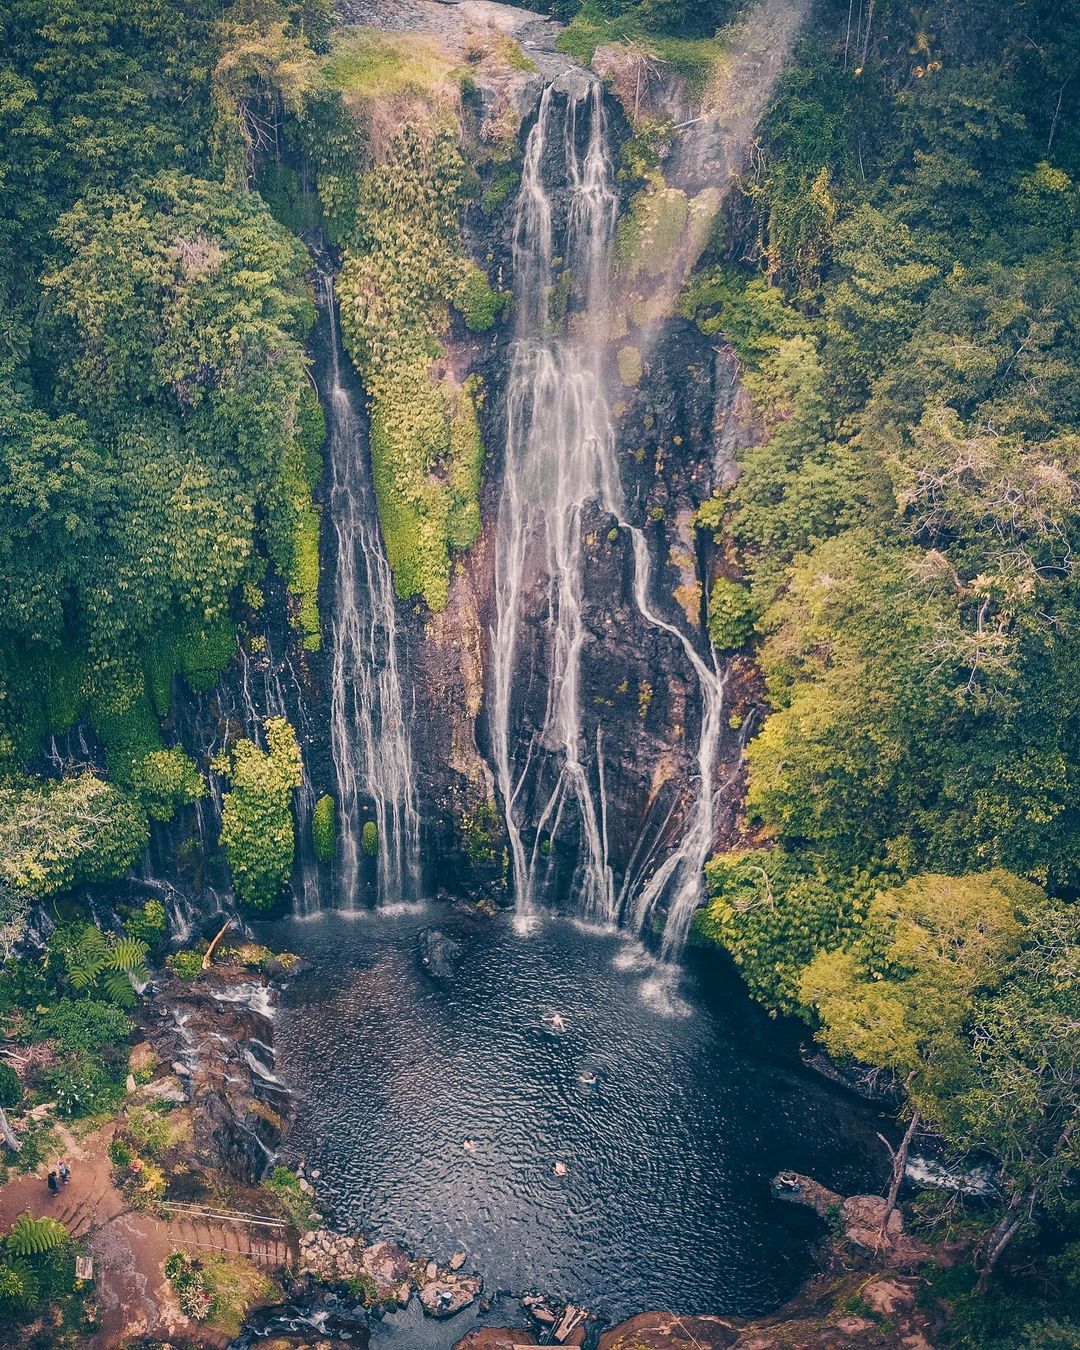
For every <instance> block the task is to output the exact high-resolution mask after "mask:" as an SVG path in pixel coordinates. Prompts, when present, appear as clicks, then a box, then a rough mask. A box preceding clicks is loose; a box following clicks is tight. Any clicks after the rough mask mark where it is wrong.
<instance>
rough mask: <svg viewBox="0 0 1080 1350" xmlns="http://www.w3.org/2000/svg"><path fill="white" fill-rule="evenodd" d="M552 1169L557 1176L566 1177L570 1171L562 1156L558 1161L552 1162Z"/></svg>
mask: <svg viewBox="0 0 1080 1350" xmlns="http://www.w3.org/2000/svg"><path fill="white" fill-rule="evenodd" d="M551 1170H552V1172H553V1173H554V1174H555V1176H557V1177H564V1176H566V1174H567V1173H568V1172H569V1171H570V1169H569V1167H567V1165H566V1164H565V1163H564V1162H563V1161H562V1159H561V1158H560V1159H559V1160H558V1161H557V1162H553V1163H552V1164H551Z"/></svg>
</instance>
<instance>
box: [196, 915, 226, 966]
mask: <svg viewBox="0 0 1080 1350" xmlns="http://www.w3.org/2000/svg"><path fill="white" fill-rule="evenodd" d="M231 927H232V919H226V920H225V922H224V923H223V924H222V925H221V932H220V933H218V935H217V937H216V938H214V940H213V942H211V944H210V946H209V947H207V949H206V955H205V956H204V957H203V959H202V968H203V970H209V969H210V958H211V957H212V956H213V954H214V948H215V947H216V946H217V945H218V943H219V942H220V941H221V939H222V938H223V937H224V936H225V934H226V933H227V932H228V931H229V929H230V928H231Z"/></svg>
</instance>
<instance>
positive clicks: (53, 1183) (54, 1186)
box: [47, 1172, 60, 1195]
mask: <svg viewBox="0 0 1080 1350" xmlns="http://www.w3.org/2000/svg"><path fill="white" fill-rule="evenodd" d="M47 1180H48V1183H49V1194H50V1195H55V1194H56V1193H57V1191H58V1190H59V1189H60V1183H59V1182H58V1181H57V1179H56V1173H55V1172H50V1173H49V1175H48V1178H47Z"/></svg>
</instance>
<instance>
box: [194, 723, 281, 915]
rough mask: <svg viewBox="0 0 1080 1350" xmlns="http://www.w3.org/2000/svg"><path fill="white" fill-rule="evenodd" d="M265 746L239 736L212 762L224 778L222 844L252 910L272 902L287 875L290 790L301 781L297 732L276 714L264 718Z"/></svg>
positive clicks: (240, 891) (241, 894)
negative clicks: (232, 744)
mask: <svg viewBox="0 0 1080 1350" xmlns="http://www.w3.org/2000/svg"><path fill="white" fill-rule="evenodd" d="M265 731H266V744H267V748H266V750H261V749H260V748H259V747H258V746H257V745H256V744H255V743H254V741H248V740H241V741H238V742H237V743H236V745H235V746H233V748H232V750H231V751H229V752H228V753H227V754H223V755H221V756H220V757H219V758H218V759H217V760H216V761H215V763H214V768H215V770H216V772H218V773H220V774H222V775H223V776H224V777H226V778H227V779H228V781H229V791H228V792H227V793H226V795H225V798H224V800H223V802H222V818H221V843H222V846H223V847H224V849H225V853H226V856H227V858H228V860H229V871H230V873H231V874H232V879H233V886H234V887H235V889H236V894H237V895H238V896H239V897H240V899H241V900H242V901H243V902H244V903H245V904H247V905H250V906H252V908H254V909H267V908H269V907H270V906H272V905H273V904H274V902H275V901H276V900H277V899H278V897H279V896H280V894H281V892H282V890H283V889H284V887H285V886H286V885H287V884H288V880H289V877H290V875H291V873H292V865H293V853H294V850H295V846H296V830H295V825H294V822H293V815H292V795H293V790H294V789H295V788H298V787H299V786H300V783H301V761H300V747H299V745H298V744H297V740H296V732H295V731H294V730H293V729H292V727H291V726H290V725H289V723H288V722H286V721H285V719H284V718H281V717H272V718H269V719H268V720H267V722H266V727H265Z"/></svg>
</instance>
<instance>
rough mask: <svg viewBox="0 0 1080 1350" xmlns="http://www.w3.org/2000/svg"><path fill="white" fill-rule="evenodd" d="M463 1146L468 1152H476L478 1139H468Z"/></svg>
mask: <svg viewBox="0 0 1080 1350" xmlns="http://www.w3.org/2000/svg"><path fill="white" fill-rule="evenodd" d="M461 1147H462V1148H463V1149H464V1150H465V1152H466V1153H475V1152H476V1140H475V1139H466V1140H465V1142H464V1143H463V1144H462V1146H461Z"/></svg>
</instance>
